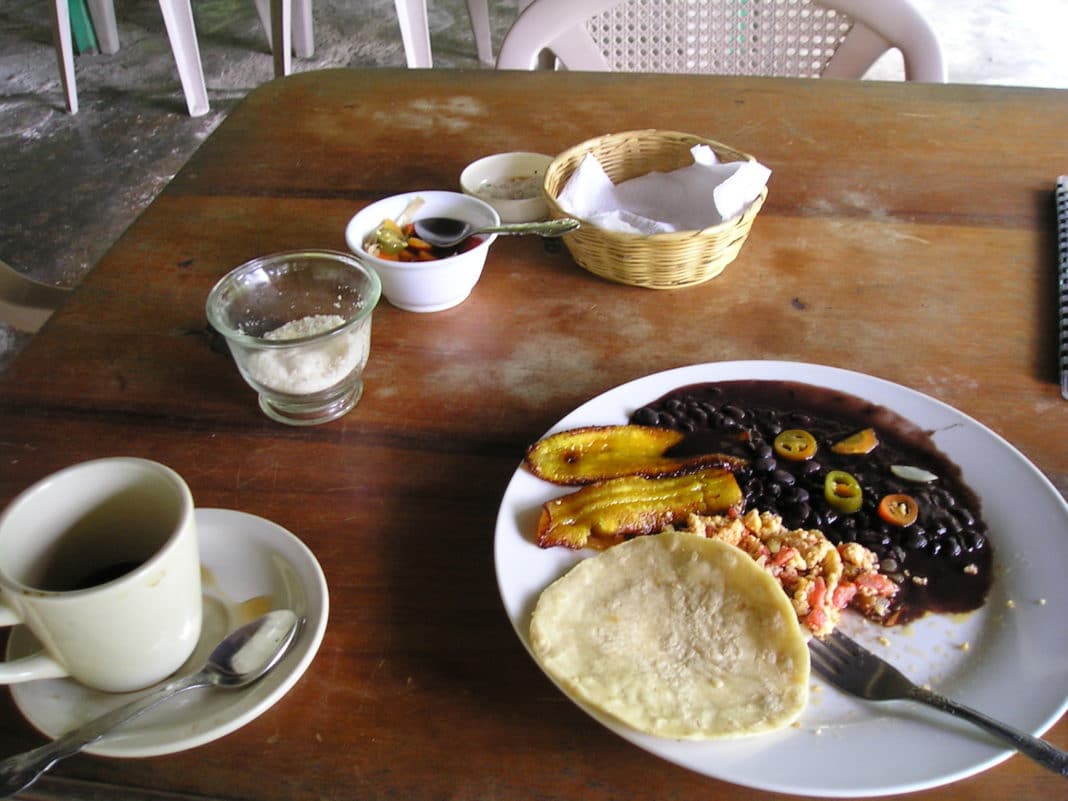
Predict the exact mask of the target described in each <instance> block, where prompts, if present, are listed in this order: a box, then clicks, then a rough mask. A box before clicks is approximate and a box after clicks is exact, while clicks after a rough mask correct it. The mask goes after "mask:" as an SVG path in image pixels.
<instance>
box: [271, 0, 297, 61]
mask: <svg viewBox="0 0 1068 801" xmlns="http://www.w3.org/2000/svg"><path fill="white" fill-rule="evenodd" d="M292 19H293V2H292V0H271V51H272V52H273V53H274V77H276V78H281V77H282V76H283V75H289V73H290V72H291V71H292V69H293V27H292V25H291V24H290V22H291V20H292Z"/></svg>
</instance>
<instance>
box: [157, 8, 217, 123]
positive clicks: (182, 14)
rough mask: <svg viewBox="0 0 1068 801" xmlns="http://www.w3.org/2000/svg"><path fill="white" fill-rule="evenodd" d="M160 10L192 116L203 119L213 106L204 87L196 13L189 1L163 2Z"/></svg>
mask: <svg viewBox="0 0 1068 801" xmlns="http://www.w3.org/2000/svg"><path fill="white" fill-rule="evenodd" d="M159 8H160V11H161V12H163V24H164V26H165V27H166V28H167V38H169V39H170V40H171V50H173V51H174V63H175V64H176V65H177V67H178V78H179V80H181V82H182V90H183V91H184V92H185V102H186V105H187V106H188V107H189V116H191V117H200V116H202V115H204V114H207V113H208V110H209V105H208V90H207V87H206V86H205V85H204V68H203V67H202V66H201V64H200V47H199V46H198V45H197V31H196V26H195V25H194V24H193V9H192V8H191V7H190V5H189V0H159Z"/></svg>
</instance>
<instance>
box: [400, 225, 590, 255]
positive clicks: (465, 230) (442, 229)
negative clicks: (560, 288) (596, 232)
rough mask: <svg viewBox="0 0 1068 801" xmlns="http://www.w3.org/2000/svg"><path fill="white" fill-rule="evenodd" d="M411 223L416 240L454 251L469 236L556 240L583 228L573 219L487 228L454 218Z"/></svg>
mask: <svg viewBox="0 0 1068 801" xmlns="http://www.w3.org/2000/svg"><path fill="white" fill-rule="evenodd" d="M412 224H413V226H414V227H415V235H416V236H417V237H419V238H420V239H422V240H423V241H424V242H428V243H429V244H431V245H434V246H435V247H439V248H451V247H453V246H454V245H458V244H460V243H461V242H463V241H464V240H465V239H467V238H468V237H470V236H476V235H478V234H501V235H502V236H515V235H519V234H537V235H538V236H544V237H557V236H563V235H564V234H567V233H571V232H572V231H574V230H576V229H577V228H578V227H579V225H580V223H579V221H578V220H575V219H572V218H571V217H563V218H561V219H558V220H544V221H541V222H528V223H508V224H505V225H484V226H476V225H473V224H471V223H469V222H467V221H466V220H458V219H456V218H455V217H423V218H422V219H420V220H413V223H412Z"/></svg>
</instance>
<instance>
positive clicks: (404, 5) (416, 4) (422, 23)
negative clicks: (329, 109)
mask: <svg viewBox="0 0 1068 801" xmlns="http://www.w3.org/2000/svg"><path fill="white" fill-rule="evenodd" d="M97 2H99V0H97ZM311 2H312V0H255V3H256V11H257V12H258V13H259V15H260V22H261V23H262V24H263V29H264V30H265V31H267V38H268V40H270V42H271V49H272V50H273V52H274V74H275V77H281V76H282V75H289V73H290V70H291V68H292V60H291V58H290V49H291V48H290V37H291V41H292V50H293V51H294V52H295V53H296V54H297V55H298V56H300V57H302V58H310V57H311V56H312V55H313V53H314V52H315V42H314V41H313V35H312V6H311ZM466 2H467V13H468V16H469V17H470V18H471V32H472V33H473V34H474V36H475V47H476V49H477V52H478V60H479V62H481V63H482V64H492V63H493V47H492V45H491V44H490V23H489V0H466ZM291 4H292V12H290V11H289V10H288V7H289V6H290V5H291ZM394 5H395V7H396V10H397V25H398V26H399V27H400V33H401V42H402V43H403V44H404V58H405V61H406V62H407V64H408V66H409V67H410V68H413V69H430V68H431V67H433V66H434V58H433V55H432V53H431V49H430V27H429V24H428V22H427V0H394ZM275 17H277V18H279V19H281V20H283V24H282V26H280V27H277V26H275V25H274V24H273V22H272V20H273V19H274V18H275ZM286 20H291V21H292V34H290V29H289V27H288V26H286V24H285V21H286Z"/></svg>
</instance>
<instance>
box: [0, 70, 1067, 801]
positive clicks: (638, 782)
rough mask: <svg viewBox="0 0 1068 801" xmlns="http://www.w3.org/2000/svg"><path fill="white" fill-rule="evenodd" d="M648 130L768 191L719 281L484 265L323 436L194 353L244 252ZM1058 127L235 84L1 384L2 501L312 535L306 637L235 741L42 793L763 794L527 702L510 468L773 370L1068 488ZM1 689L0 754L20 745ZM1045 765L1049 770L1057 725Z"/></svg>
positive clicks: (540, 701) (538, 697)
mask: <svg viewBox="0 0 1068 801" xmlns="http://www.w3.org/2000/svg"><path fill="white" fill-rule="evenodd" d="M637 128H664V129H671V130H679V131H686V132H690V133H695V134H698V135H702V136H707V137H710V138H713V139H717V140H720V141H723V142H726V143H728V144H730V145H732V146H734V147H736V148H738V149H741V150H745V151H747V152H750V153H753V154H755V155H756V156H757V157H758V158H759V159H760V160H761V161H763V162H764V163H765V164H767V165H768V166H769V167H771V169H772V170H773V175H772V179H771V182H770V193H769V197H768V200H767V203H766V205H765V206H764V208H763V210H762V211H761V213H760V215H759V216H758V218H757V220H756V222H755V224H754V226H753V230H752V233H751V236H750V239H749V241H748V242H747V244H746V245H745V247H744V248H743V250H742V252H741V255H740V257H739V258H738V260H737V261H736V262H734V263H733V264H732V265H730V266H729V267H728V268H727V269H726V271H725V272H724V273H723V274H722V275H720V276H719V277H717V278H715V279H714V280H712V281H710V282H708V283H705V284H703V285H700V286H697V287H693V288H689V289H684V290H677V291H668V292H662V291H654V290H646V289H639V288H634V287H628V286H622V285H617V284H612V283H609V282H606V281H604V280H601V279H599V278H597V277H595V276H593V275H590V274H589V273H587V272H585V271H583V270H581V269H579V268H578V267H577V266H576V265H575V264H574V263H573V262H572V260H571V259H570V257H569V255H568V254H567V253H566V251H560V252H548V251H547V250H546V248H545V247H544V246H543V244H542V242H540V241H539V240H536V239H534V238H519V237H512V238H504V239H501V240H499V241H498V242H497V243H496V244H495V245H494V246H493V249H492V252H491V254H490V258H489V262H488V264H487V268H486V271H485V274H484V276H483V278H482V281H481V282H480V283H479V285H478V286H477V287H476V289H475V292H474V294H473V295H472V296H471V298H470V299H469V300H468V301H467V302H466V303H464V304H463V305H461V306H459V307H457V308H455V309H452V310H449V311H445V312H441V313H436V314H428V315H419V314H412V313H407V312H403V311H400V310H398V309H396V308H393V307H391V306H390V305H389V304H388V303H385V302H383V303H382V304H381V305H380V306H379V308H378V309H377V310H376V311H375V314H374V334H373V346H372V353H371V359H370V363H369V365H368V368H367V373H366V386H367V388H366V392H365V395H364V397H363V399H362V401H361V402H360V404H359V406H358V407H357V408H356V409H355V410H354V411H353V412H351V413H350V414H349V415H347V416H346V417H344V418H343V419H341V420H338V421H335V422H333V423H330V424H327V425H323V426H320V427H314V428H303V429H301V428H291V427H286V426H282V425H279V424H276V423H274V422H272V421H270V420H268V419H267V418H266V417H265V416H264V415H263V414H262V413H260V411H259V409H258V408H257V406H256V402H255V398H254V396H253V393H252V392H251V390H249V389H248V387H247V386H246V385H245V384H244V383H243V382H242V380H241V378H240V377H239V376H238V373H237V371H236V369H235V368H234V366H233V364H232V363H231V361H230V360H229V358H228V357H227V356H225V355H224V354H222V353H220V352H219V351H218V350H217V349H214V348H213V347H212V339H211V337H210V336H209V335H208V333H207V329H206V320H205V316H204V311H203V308H204V299H205V297H206V295H207V293H208V290H209V289H210V288H211V286H212V285H213V284H214V282H215V281H216V280H217V279H218V278H219V277H221V276H222V275H223V274H224V273H226V272H227V271H228V270H229V269H231V268H233V267H235V266H236V265H238V264H240V263H242V262H244V261H246V260H247V259H250V258H252V257H255V256H259V255H263V254H266V253H270V252H275V251H281V250H288V249H297V248H309V247H325V248H334V249H344V247H345V242H344V238H343V229H344V226H345V223H346V221H347V220H348V219H349V217H350V216H351V215H352V214H353V213H354V212H355V211H357V210H358V209H359V208H361V207H362V206H363V205H366V204H367V203H369V202H370V201H372V200H375V199H377V198H379V197H382V196H385V195H388V194H392V193H397V192H403V191H409V190H418V189H432V188H453V187H455V186H456V184H457V180H458V175H459V173H460V170H461V168H462V167H463V166H464V165H465V164H467V163H468V162H470V161H472V160H474V159H475V158H477V157H480V156H483V155H486V154H489V153H494V152H500V151H505V150H532V151H540V152H546V153H558V152H560V151H562V150H564V149H565V148H567V147H569V146H571V145H573V144H576V143H578V142H580V141H582V140H584V139H587V138H589V137H592V136H597V135H600V134H603V133H609V132H615V131H623V130H629V129H637ZM1066 131H1068V92H1063V91H1054V90H1038V89H1017V88H995V87H973V86H954V85H949V86H929V85H907V84H881V83H872V82H865V83H859V82H858V83H854V82H836V81H798V80H778V79H735V78H709V77H680V76H622V75H608V74H598V75H593V74H580V73H564V74H555V75H546V74H533V73H532V74H526V73H523V74H507V73H495V72H466V71H411V72H409V71H404V70H371V71H363V70H336V71H326V72H321V73H308V74H300V75H295V76H290V77H288V78H285V79H281V80H278V81H275V82H272V83H269V84H267V85H265V86H263V87H261V88H260V89H258V90H256V91H255V92H253V93H252V94H251V95H250V96H249V97H248V99H247V100H245V101H244V102H243V103H242V104H241V105H240V106H239V107H238V108H237V109H235V110H234V112H233V113H232V114H231V115H230V117H229V118H228V119H227V120H226V121H225V122H224V123H223V124H222V126H221V127H220V128H219V129H218V130H217V131H216V133H215V134H213V135H212V137H211V138H210V139H209V140H208V141H207V142H206V143H205V144H204V146H202V147H201V149H200V150H199V152H198V153H197V154H196V155H195V156H194V157H193V159H192V160H191V161H190V163H189V164H188V165H187V166H186V167H185V168H184V169H183V170H182V171H181V173H180V174H179V175H178V176H177V177H176V178H175V179H174V181H173V182H172V183H171V184H170V186H169V187H168V188H167V189H166V190H165V191H164V192H163V194H162V195H161V196H160V197H159V198H158V199H157V200H156V201H155V202H154V203H153V204H152V205H151V206H150V207H149V209H148V210H147V211H146V212H145V213H144V214H143V215H142V216H141V217H140V218H139V219H138V220H137V221H136V222H135V223H134V224H133V225H132V226H131V228H130V229H129V230H128V231H127V233H126V234H125V236H124V237H123V238H122V239H121V240H120V241H119V242H118V243H117V244H116V245H115V246H114V247H113V248H112V249H111V251H110V252H109V253H108V254H107V256H106V257H105V258H104V259H103V260H102V262H101V263H100V264H99V266H98V267H97V268H96V269H95V270H94V271H93V272H92V273H91V274H90V275H89V277H88V278H87V279H86V281H85V283H84V284H83V285H82V286H81V287H80V288H79V290H78V291H77V292H76V293H74V295H73V297H72V298H71V300H70V301H69V303H68V305H67V306H66V308H65V309H63V310H62V311H61V312H60V313H59V314H57V315H56V317H55V318H53V320H52V321H50V323H49V324H48V325H47V326H46V328H45V329H44V331H43V332H42V333H41V334H40V335H39V336H38V337H36V338H35V339H34V341H33V342H32V343H31V344H30V346H29V347H28V348H27V349H26V350H25V351H24V352H23V353H22V354H21V355H20V356H19V357H18V359H17V360H16V362H15V363H14V365H13V366H12V367H11V368H10V369H9V371H8V372H7V373H6V374H5V375H3V376H0V503H7V502H8V501H9V500H10V499H11V498H13V497H14V496H15V495H16V494H17V493H18V492H19V491H20V490H21V489H23V488H25V487H26V486H28V485H29V484H30V483H32V482H33V481H34V480H36V479H38V478H40V477H42V476H44V475H46V474H48V473H49V472H52V471H54V470H57V469H59V468H61V467H64V466H66V465H68V464H71V463H73V462H77V461H81V460H84V459H89V458H94V457H99V456H106V455H117V454H127V455H136V456H144V457H148V458H152V459H156V460H159V461H161V462H164V463H166V464H168V465H170V466H172V467H174V468H175V469H177V470H178V471H179V472H180V473H182V474H183V475H184V476H185V478H186V479H187V480H188V482H189V484H190V486H191V488H192V491H193V494H194V497H195V498H196V501H197V503H198V505H199V506H202V507H222V508H230V509H240V510H244V511H246V512H251V513H253V514H256V515H260V516H263V517H266V518H268V519H270V520H273V521H275V522H277V523H278V524H280V525H282V526H284V527H285V528H287V529H289V530H290V531H292V532H294V533H295V534H296V535H297V536H298V537H300V539H302V540H303V541H304V542H305V543H307V545H308V546H309V547H310V548H311V549H312V551H313V552H314V553H315V554H316V556H317V557H318V559H319V561H320V563H321V564H322V566H323V568H324V570H325V573H326V577H327V580H328V583H329V587H330V599H331V614H330V623H329V627H328V630H327V633H326V636H325V639H324V640H323V643H322V647H321V649H320V651H319V653H318V656H317V658H316V660H315V661H314V662H313V663H312V665H311V667H310V668H309V670H308V671H307V673H306V674H305V675H304V677H303V678H302V679H301V681H300V682H299V683H298V684H297V685H296V686H295V687H294V688H293V690H292V691H290V692H289V693H288V695H286V696H285V697H284V698H283V699H282V700H281V702H279V703H278V704H277V705H276V706H274V707H273V708H272V709H270V710H269V711H267V712H266V713H265V714H263V715H262V716H261V717H259V718H258V719H257V720H255V721H254V722H252V723H250V724H248V725H247V726H245V727H244V728H242V729H240V730H239V731H238V732H236V733H234V734H232V735H229V736H227V737H225V738H223V739H220V740H217V741H215V742H213V743H210V744H208V745H205V746H202V747H200V748H196V749H193V750H189V751H186V752H182V753H177V754H173V755H168V756H162V757H158V758H153V759H142V760H115V759H103V758H98V757H90V756H80V757H77V758H75V759H73V760H71V761H69V762H67V763H65V764H64V765H63V766H61V767H60V768H59V769H57V770H56V772H55V775H56V778H54V779H52V780H50V781H48V782H46V783H44V784H43V785H42V786H43V787H44V790H43V791H42V792H43V793H44V796H42V797H51V795H49V794H50V793H54V794H56V795H63V794H64V793H66V792H74V791H75V790H77V791H78V792H84V791H85V789H84V788H85V787H91V786H93V785H94V784H95V783H101V784H103V785H106V786H109V785H110V786H121V787H125V788H135V790H136V792H134V791H129V792H128V793H127V794H126V795H124V794H123V792H122V791H120V790H119V789H115V787H111V788H110V789H107V791H106V792H103V794H102V795H100V796H99V797H112V798H119V799H121V798H125V797H129V798H134V797H137V798H141V797H153V796H152V795H151V793H150V791H158V792H159V793H164V792H169V793H177V794H187V795H195V796H197V797H204V798H227V799H259V800H260V801H274V799H279V801H281V800H282V799H285V801H303V800H305V799H307V800H309V801H310V799H405V800H406V801H409V800H411V799H444V798H449V799H483V800H488V799H496V798H500V799H508V800H509V801H524V800H526V799H530V800H533V799H546V798H551V799H583V801H602V800H603V801H607V800H608V799H642V800H643V801H652V800H653V799H665V801H666V800H667V799H683V798H723V799H735V798H737V799H741V798H745V799H757V798H771V797H781V796H773V795H772V794H767V793H762V792H759V791H755V790H748V789H744V788H741V787H736V786H732V785H729V784H726V783H722V782H719V781H716V780H712V779H708V778H705V777H703V776H700V775H698V774H697V773H693V772H690V771H688V770H686V769H683V768H680V767H676V766H674V765H673V764H670V763H668V762H665V761H662V760H661V759H659V758H657V757H654V756H651V755H649V754H647V753H646V752H644V751H642V750H640V749H638V748H637V747H635V746H633V745H631V744H629V743H628V742H626V741H624V740H623V739H621V738H619V737H617V736H616V735H614V734H612V733H611V732H609V731H607V730H606V729H604V728H603V727H601V726H600V725H599V724H598V723H596V722H594V721H593V720H592V719H590V718H589V717H588V716H586V715H585V714H584V713H583V712H581V711H579V710H578V709H577V708H576V707H575V706H573V705H572V704H571V703H570V702H569V701H567V700H566V699H565V698H564V696H563V695H561V694H560V693H559V692H558V691H557V690H556V689H555V688H554V687H553V686H552V685H551V683H550V682H549V681H548V680H547V679H546V678H544V676H543V675H542V673H541V672H540V670H539V669H538V668H537V666H536V665H535V664H534V663H533V661H532V660H531V659H530V658H529V657H528V655H527V654H526V652H525V651H524V649H523V648H522V646H521V645H520V643H519V641H518V639H517V638H516V636H515V634H514V632H513V630H512V627H511V625H510V623H509V621H508V619H507V617H506V616H505V614H504V612H503V610H502V608H501V604H500V600H499V596H498V591H497V586H496V581H495V576H494V567H493V562H492V546H493V536H494V525H495V516H496V513H497V508H498V504H499V502H500V499H501V496H502V494H503V491H504V489H505V486H506V484H507V482H508V480H509V478H510V477H511V475H512V473H513V471H514V470H515V469H516V467H517V465H518V463H519V460H520V458H521V457H522V454H523V452H524V449H525V447H526V446H527V445H528V443H530V442H531V441H533V440H534V439H536V438H537V437H538V436H539V435H540V434H542V433H543V432H544V431H545V430H546V429H547V428H548V427H550V426H551V425H552V424H553V423H554V422H555V421H556V420H558V419H559V418H560V417H562V416H563V415H564V414H566V413H567V412H569V411H570V410H571V409H573V408H574V407H576V406H577V405H579V404H580V403H582V402H583V401H585V400H587V399H589V398H591V397H593V396H595V395H597V394H599V393H601V392H603V391H605V390H607V389H609V388H611V387H613V386H616V385H618V384H620V383H622V382H625V381H628V380H630V379H633V378H636V377H639V376H642V375H645V374H648V373H652V372H656V371H660V370H663V369H666V368H671V367H677V366H681V365H687V364H693V363H700V362H708V361H720V360H731V359H777V360H792V361H805V362H814V363H822V364H828V365H833V366H837V367H843V368H849V369H852V370H857V371H861V372H864V373H869V374H872V375H875V376H879V377H881V378H885V379H889V380H891V381H895V382H898V383H901V384H904V385H906V386H908V387H911V388H914V389H916V390H919V391H921V392H924V393H928V394H930V395H932V396H934V397H935V398H938V399H940V400H942V401H945V402H947V403H949V404H952V405H953V406H955V407H957V408H958V409H960V410H962V411H964V412H965V413H967V414H969V415H972V416H974V417H976V418H978V419H979V420H980V421H982V422H984V423H985V424H987V425H988V426H990V427H991V428H993V429H994V430H995V431H996V432H998V433H999V434H1001V435H1002V436H1004V437H1005V438H1007V439H1008V440H1009V441H1010V442H1012V443H1013V444H1015V445H1016V446H1017V447H1018V448H1019V449H1020V450H1022V451H1023V453H1024V454H1025V455H1026V456H1027V457H1029V458H1030V459H1031V460H1032V461H1033V462H1034V464H1035V465H1037V467H1038V468H1039V469H1040V470H1041V471H1042V472H1043V473H1045V475H1046V476H1047V477H1048V478H1049V479H1050V480H1051V481H1052V482H1053V483H1054V485H1055V486H1056V487H1057V488H1058V489H1059V491H1060V492H1061V493H1065V492H1066V491H1068V448H1065V447H1064V443H1065V436H1066V435H1068V402H1066V401H1064V400H1062V399H1061V397H1060V393H1059V390H1058V386H1057V374H1056V331H1055V319H1056V305H1055V300H1054V289H1055V286H1056V284H1055V272H1054V267H1055V263H1054V259H1053V254H1054V241H1055V226H1054V218H1053V214H1052V209H1053V206H1052V187H1053V184H1054V180H1055V177H1056V176H1057V175H1058V174H1061V173H1064V172H1066V171H1068V148H1066V145H1065V141H1066V139H1065V132H1066ZM1061 669H1062V670H1063V667H1062V668H1061ZM1021 692H1026V689H1025V688H1021ZM4 696H5V697H4V700H3V701H0V720H2V721H3V725H2V726H0V753H3V754H6V753H11V752H14V751H16V750H20V749H22V748H25V747H28V746H31V745H35V744H38V743H40V742H41V737H40V735H38V734H37V733H36V732H35V731H34V730H33V729H32V728H31V727H30V726H29V725H28V724H26V723H25V722H23V719H22V718H21V716H20V714H19V713H18V711H17V710H16V709H15V707H14V705H13V703H12V702H11V701H10V700H9V698H8V697H7V694H6V693H5V694H4ZM1047 737H1048V739H1049V740H1050V741H1051V742H1052V743H1053V744H1055V745H1057V746H1059V747H1061V748H1068V722H1066V721H1065V720H1063V719H1062V720H1061V721H1060V722H1059V723H1058V724H1057V725H1056V726H1055V727H1054V728H1053V729H1052V730H1051V731H1050V732H1049V733H1048V735H1047ZM886 748H887V759H886V773H887V775H888V776H890V777H892V776H893V774H894V761H893V757H892V753H893V744H892V743H889V742H888V743H887V744H886ZM85 782H87V783H89V784H86V785H83V783H85ZM1063 782H1064V780H1063V779H1061V778H1058V777H1056V776H1054V775H1053V774H1050V773H1047V772H1045V771H1043V770H1042V769H1040V768H1038V767H1036V766H1035V765H1033V764H1032V763H1030V762H1029V761H1027V760H1026V759H1024V758H1022V757H1014V758H1012V759H1010V760H1008V761H1007V762H1005V763H1003V764H1001V765H999V766H998V767H996V768H994V769H992V770H990V771H988V772H986V773H983V774H981V775H979V776H975V777H972V778H970V779H966V780H963V781H960V782H957V783H954V784H951V785H948V786H945V787H942V788H939V789H934V790H930V791H927V792H925V793H920V794H919V795H910V796H909V797H910V798H919V797H922V798H932V799H935V798H937V799H972V798H975V797H984V798H1006V799H1009V798H1012V799H1016V798H1025V797H1026V798H1039V797H1041V798H1054V797H1064V793H1065V790H1064V784H1063ZM161 797H162V796H161ZM167 797H168V798H170V797H171V796H167Z"/></svg>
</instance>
